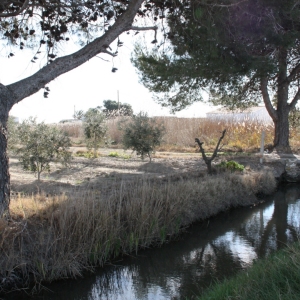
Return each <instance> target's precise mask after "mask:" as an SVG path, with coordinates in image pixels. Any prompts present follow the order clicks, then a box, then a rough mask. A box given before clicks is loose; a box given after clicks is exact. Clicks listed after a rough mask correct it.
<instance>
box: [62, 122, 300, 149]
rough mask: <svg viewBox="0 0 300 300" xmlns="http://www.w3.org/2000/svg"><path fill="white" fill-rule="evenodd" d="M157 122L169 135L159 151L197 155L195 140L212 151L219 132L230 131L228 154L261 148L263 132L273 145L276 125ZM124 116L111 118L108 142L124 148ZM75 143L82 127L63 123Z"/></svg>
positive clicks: (294, 143) (299, 137)
mask: <svg viewBox="0 0 300 300" xmlns="http://www.w3.org/2000/svg"><path fill="white" fill-rule="evenodd" d="M155 119H156V120H157V122H161V123H163V124H164V126H165V128H166V134H165V136H164V140H163V143H162V145H161V146H160V147H159V148H158V149H157V150H158V151H173V152H176V151H180V152H194V151H195V142H194V141H195V138H196V137H198V138H199V139H200V140H201V141H203V142H204V147H205V149H206V150H208V151H210V150H212V149H213V148H214V147H215V145H216V143H217V141H218V139H219V137H220V132H221V131H223V130H224V129H226V130H227V132H226V136H225V139H224V147H223V149H224V150H225V151H234V152H253V151H258V149H259V148H260V140H261V133H262V131H265V134H266V135H265V145H271V144H272V143H273V135H274V126H273V124H270V123H269V124H264V123H261V122H259V121H257V120H253V121H251V120H248V119H245V120H244V121H240V122H236V121H234V120H227V121H225V120H209V119H206V118H176V117H155ZM120 120H122V117H116V118H113V119H108V120H107V121H106V122H107V128H108V131H107V136H108V142H109V143H113V145H116V147H118V148H121V147H122V145H121V143H122V133H121V131H120V130H119V129H118V124H119V121H120ZM59 126H61V127H62V128H63V129H64V131H66V132H67V133H68V134H69V135H70V136H71V137H72V138H73V139H74V141H75V142H77V141H78V140H80V139H81V140H83V132H82V129H81V125H80V124H68V123H66V124H60V125H59ZM290 144H291V147H292V148H293V150H294V151H298V149H300V129H299V128H291V132H290Z"/></svg>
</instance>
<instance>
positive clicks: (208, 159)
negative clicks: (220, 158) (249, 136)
mask: <svg viewBox="0 0 300 300" xmlns="http://www.w3.org/2000/svg"><path fill="white" fill-rule="evenodd" d="M225 133H226V129H224V130H223V131H222V135H221V137H220V138H219V141H218V143H217V146H216V148H215V150H214V152H213V155H212V156H211V157H210V158H208V157H207V156H206V154H205V151H204V148H203V147H202V145H203V142H200V140H199V139H198V138H195V142H196V143H197V144H198V146H199V148H200V151H201V154H202V158H203V160H204V162H205V163H206V165H207V170H208V174H212V168H211V162H212V161H213V160H214V159H215V158H216V156H217V154H218V152H219V151H220V149H219V147H220V143H221V141H222V140H223V138H224V136H225ZM222 147H223V146H222Z"/></svg>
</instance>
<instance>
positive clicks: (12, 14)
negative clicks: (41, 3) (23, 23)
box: [0, 0, 29, 18]
mask: <svg viewBox="0 0 300 300" xmlns="http://www.w3.org/2000/svg"><path fill="white" fill-rule="evenodd" d="M28 4H29V0H25V2H24V3H23V5H22V7H21V8H20V9H19V10H17V11H14V12H11V13H0V17H3V18H6V17H14V16H17V15H19V14H20V13H21V12H22V11H24V10H25V9H26V8H27V6H28Z"/></svg>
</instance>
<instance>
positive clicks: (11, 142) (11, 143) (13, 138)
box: [7, 116, 18, 151]
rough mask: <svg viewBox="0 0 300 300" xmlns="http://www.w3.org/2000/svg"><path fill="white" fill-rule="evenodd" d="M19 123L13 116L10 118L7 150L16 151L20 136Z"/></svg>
mask: <svg viewBox="0 0 300 300" xmlns="http://www.w3.org/2000/svg"><path fill="white" fill-rule="evenodd" d="M17 128H18V122H17V121H16V118H15V117H13V116H9V117H8V121H7V150H8V151H14V150H16V145H17V144H18V135H17Z"/></svg>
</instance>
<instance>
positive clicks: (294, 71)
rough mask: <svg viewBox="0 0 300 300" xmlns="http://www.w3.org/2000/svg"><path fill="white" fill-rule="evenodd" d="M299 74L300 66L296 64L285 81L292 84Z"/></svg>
mask: <svg viewBox="0 0 300 300" xmlns="http://www.w3.org/2000/svg"><path fill="white" fill-rule="evenodd" d="M299 72H300V64H298V65H297V66H296V67H295V68H294V69H293V70H292V71H291V73H290V75H289V76H288V77H287V81H288V82H289V83H290V82H292V81H293V80H294V79H295V77H296V75H297V74H299Z"/></svg>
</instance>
